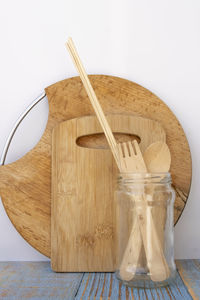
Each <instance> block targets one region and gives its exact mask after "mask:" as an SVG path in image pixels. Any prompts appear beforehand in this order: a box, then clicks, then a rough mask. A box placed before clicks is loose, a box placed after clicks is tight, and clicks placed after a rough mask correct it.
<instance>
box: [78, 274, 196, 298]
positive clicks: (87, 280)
mask: <svg viewBox="0 0 200 300" xmlns="http://www.w3.org/2000/svg"><path fill="white" fill-rule="evenodd" d="M99 285H100V286H101V287H100V290H101V291H98V288H97V287H98V286H99ZM98 292H99V293H98ZM75 299H76V300H79V299H82V300H86V299H95V300H100V299H110V300H117V299H138V300H139V299H140V300H142V299H145V300H146V299H149V300H153V299H160V300H162V299H163V300H167V299H169V300H170V299H180V300H181V299H192V297H191V296H190V294H189V293H188V290H187V288H186V287H185V285H184V283H183V281H182V279H181V277H180V275H179V274H178V273H177V277H176V280H175V281H174V283H173V284H171V285H170V286H167V287H163V288H156V289H136V288H128V287H126V286H124V285H122V284H121V283H119V281H118V280H117V279H116V277H115V275H114V274H110V273H85V274H84V276H83V280H82V282H81V285H80V288H79V291H78V293H77V295H76V298H75Z"/></svg>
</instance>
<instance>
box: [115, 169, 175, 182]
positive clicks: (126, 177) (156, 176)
mask: <svg viewBox="0 0 200 300" xmlns="http://www.w3.org/2000/svg"><path fill="white" fill-rule="evenodd" d="M152 181H153V182H154V183H156V182H158V183H160V182H162V183H171V173H170V172H160V173H119V174H118V182H119V183H127V184H128V183H139V182H141V183H142V182H145V183H150V182H152Z"/></svg>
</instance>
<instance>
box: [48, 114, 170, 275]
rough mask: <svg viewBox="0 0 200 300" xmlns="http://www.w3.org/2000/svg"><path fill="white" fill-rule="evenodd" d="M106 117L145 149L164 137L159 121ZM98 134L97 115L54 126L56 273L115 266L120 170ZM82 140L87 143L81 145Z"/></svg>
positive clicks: (53, 260) (53, 252)
mask: <svg viewBox="0 0 200 300" xmlns="http://www.w3.org/2000/svg"><path fill="white" fill-rule="evenodd" d="M107 118H108V122H109V124H110V126H111V129H112V131H113V132H114V133H117V134H118V136H121V138H124V137H126V138H128V139H129V140H130V138H131V135H135V136H137V137H138V138H139V140H141V142H140V147H141V150H142V151H143V150H144V149H145V148H146V147H147V146H148V145H150V144H151V143H153V142H155V141H159V140H161V141H165V139H166V136H165V132H164V130H163V128H162V127H161V125H160V124H159V123H158V122H156V121H153V120H150V119H145V118H142V117H136V116H130V115H118V114H116V115H109V116H107ZM100 133H102V129H101V127H100V125H99V123H98V120H97V118H96V117H95V116H85V117H81V118H76V119H71V120H68V121H65V122H62V123H60V124H59V125H58V126H57V127H56V128H54V130H53V134H52V204H51V266H52V269H53V270H54V271H56V272H87V271H88V272H109V271H114V269H115V264H116V243H117V227H116V201H115V200H114V193H115V190H116V184H117V182H116V179H117V174H118V169H117V167H116V165H115V161H114V159H113V157H112V154H111V151H110V150H109V149H108V148H107V149H105V145H102V144H101V143H99V141H98V135H99V134H100ZM122 134H126V135H125V136H124V137H123V136H122ZM88 136H90V138H89V137H88ZM84 138H85V139H86V140H88V142H87V143H86V144H84V142H82V144H81V140H82V141H84ZM132 138H133V136H132Z"/></svg>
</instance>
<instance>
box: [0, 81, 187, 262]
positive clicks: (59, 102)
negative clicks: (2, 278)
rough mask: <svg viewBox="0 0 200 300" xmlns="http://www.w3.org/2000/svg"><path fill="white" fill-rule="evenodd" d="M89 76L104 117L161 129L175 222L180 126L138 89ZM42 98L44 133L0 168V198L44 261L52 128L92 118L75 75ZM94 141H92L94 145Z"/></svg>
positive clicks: (181, 171) (182, 196) (183, 166)
mask: <svg viewBox="0 0 200 300" xmlns="http://www.w3.org/2000/svg"><path fill="white" fill-rule="evenodd" d="M89 77H90V79H91V83H92V85H93V87H94V90H95V92H96V94H97V96H98V99H99V101H100V103H101V105H102V107H103V110H104V112H105V113H118V114H119V113H121V114H129V115H130V114H133V115H138V116H143V117H146V118H149V119H153V120H156V121H159V122H160V123H161V125H162V126H163V128H164V130H165V132H166V135H167V144H168V146H169V148H170V151H171V156H172V164H171V169H170V171H171V174H172V179H173V185H174V188H175V190H176V201H175V208H174V223H176V222H177V220H178V219H179V217H180V215H181V213H182V211H183V209H184V207H185V204H186V201H187V198H188V194H189V190H190V183H191V174H192V169H191V155H190V150H189V146H188V142H187V139H186V137H185V134H184V131H183V129H182V127H181V125H180V123H179V122H178V120H177V119H176V117H175V115H174V114H173V113H172V112H171V110H170V109H169V108H168V107H167V106H166V104H165V103H164V102H163V101H161V100H160V99H159V98H158V97H157V96H155V95H154V94H152V93H151V92H150V91H149V90H147V89H145V88H143V87H142V86H140V85H137V84H135V83H133V82H131V81H128V80H125V79H122V78H117V77H113V76H105V75H91V76H89ZM46 94H47V97H48V100H49V119H48V123H47V127H46V130H45V132H44V135H43V136H42V138H41V140H40V141H39V143H38V144H37V145H36V146H35V147H34V149H32V150H31V151H30V152H29V153H27V154H26V155H25V156H24V157H22V158H21V159H19V160H18V161H16V162H14V163H12V164H8V165H4V166H1V167H0V195H1V197H2V201H3V204H4V207H5V209H6V212H7V214H8V216H9V218H10V220H11V222H12V223H13V225H14V226H15V227H16V229H17V230H18V232H19V233H20V234H21V235H22V236H23V237H24V239H25V240H26V241H27V242H28V243H30V244H31V245H32V246H33V247H34V248H36V249H37V250H39V251H40V252H41V253H43V254H44V255H46V256H48V257H50V210H51V133H52V129H53V128H54V127H55V126H56V125H57V124H58V123H60V122H63V121H65V120H69V119H72V118H77V117H81V116H84V115H94V111H93V109H92V107H91V104H90V102H89V99H88V97H87V95H86V92H85V89H84V87H83V85H82V83H81V80H80V78H79V77H73V78H69V79H66V80H63V81H60V82H57V83H55V84H53V85H51V86H49V87H47V88H46ZM133 134H134V132H133ZM100 138H101V137H100ZM99 140H100V139H99ZM99 140H98V141H97V140H95V143H100V142H101V141H99ZM90 142H91V141H89V142H88V143H90Z"/></svg>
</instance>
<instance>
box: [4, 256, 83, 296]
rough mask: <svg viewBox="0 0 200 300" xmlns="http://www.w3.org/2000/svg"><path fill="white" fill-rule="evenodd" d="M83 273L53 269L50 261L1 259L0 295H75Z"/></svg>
mask: <svg viewBox="0 0 200 300" xmlns="http://www.w3.org/2000/svg"><path fill="white" fill-rule="evenodd" d="M82 277H83V273H54V272H52V271H51V268H50V264H49V262H1V263H0V299H3V300H12V299H15V300H22V299H32V300H35V299H37V300H38V299H42V300H46V299H67V300H71V299H74V297H75V295H76V292H77V290H78V287H79V285H80V282H81V280H82Z"/></svg>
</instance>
